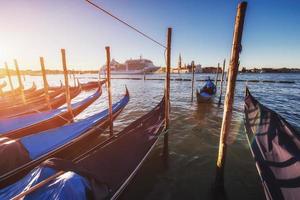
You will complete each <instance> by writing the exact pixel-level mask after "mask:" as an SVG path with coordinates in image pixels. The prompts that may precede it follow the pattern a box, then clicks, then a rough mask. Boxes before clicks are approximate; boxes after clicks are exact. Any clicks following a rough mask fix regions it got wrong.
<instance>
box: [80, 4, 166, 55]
mask: <svg viewBox="0 0 300 200" xmlns="http://www.w3.org/2000/svg"><path fill="white" fill-rule="evenodd" d="M86 2H88V3H89V4H91V5H92V6H94V7H96V8H97V9H99V10H101V11H102V12H104V13H106V14H107V15H109V16H111V17H112V18H114V19H116V20H117V21H119V22H121V23H122V24H124V25H126V26H128V27H129V28H131V29H132V30H134V31H136V32H137V33H139V34H141V35H142V36H144V37H145V38H147V39H149V40H151V41H152V42H154V43H156V44H158V45H159V46H161V47H163V48H165V49H166V48H167V47H166V46H165V45H163V44H162V43H160V42H158V41H156V40H155V39H153V38H152V37H150V36H148V35H147V34H146V33H143V32H142V31H140V30H138V29H137V28H135V27H134V26H132V25H130V24H128V23H127V22H125V21H124V20H122V19H120V18H118V17H116V16H115V15H113V14H111V13H110V12H108V11H107V10H105V9H103V8H101V7H100V6H98V5H97V4H95V3H93V2H91V1H90V0H86Z"/></svg>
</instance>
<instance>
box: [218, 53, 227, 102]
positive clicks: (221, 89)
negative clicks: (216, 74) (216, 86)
mask: <svg viewBox="0 0 300 200" xmlns="http://www.w3.org/2000/svg"><path fill="white" fill-rule="evenodd" d="M225 64H226V59H224V61H223V68H222V77H221V85H220V97H219V103H218V106H220V105H221V100H222V93H223V81H224V73H225Z"/></svg>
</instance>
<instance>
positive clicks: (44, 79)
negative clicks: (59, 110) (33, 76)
mask: <svg viewBox="0 0 300 200" xmlns="http://www.w3.org/2000/svg"><path fill="white" fill-rule="evenodd" d="M40 63H41V69H42V76H43V82H44V92H45V98H46V101H47V104H48V108H49V110H51V104H50V97H49V85H48V82H47V77H46V70H45V62H44V58H43V57H40Z"/></svg>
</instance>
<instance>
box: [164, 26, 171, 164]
mask: <svg viewBox="0 0 300 200" xmlns="http://www.w3.org/2000/svg"><path fill="white" fill-rule="evenodd" d="M171 39H172V28H168V33H167V66H166V80H165V118H166V119H165V131H166V133H165V135H164V152H163V154H164V158H165V161H166V160H167V159H168V155H169V134H168V129H169V123H170V72H171V41H172V40H171Z"/></svg>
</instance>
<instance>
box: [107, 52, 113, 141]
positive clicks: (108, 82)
mask: <svg viewBox="0 0 300 200" xmlns="http://www.w3.org/2000/svg"><path fill="white" fill-rule="evenodd" d="M105 51H106V75H107V77H106V78H107V93H108V110H109V133H110V135H111V136H112V135H113V117H112V98H111V84H110V48H109V47H105Z"/></svg>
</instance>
